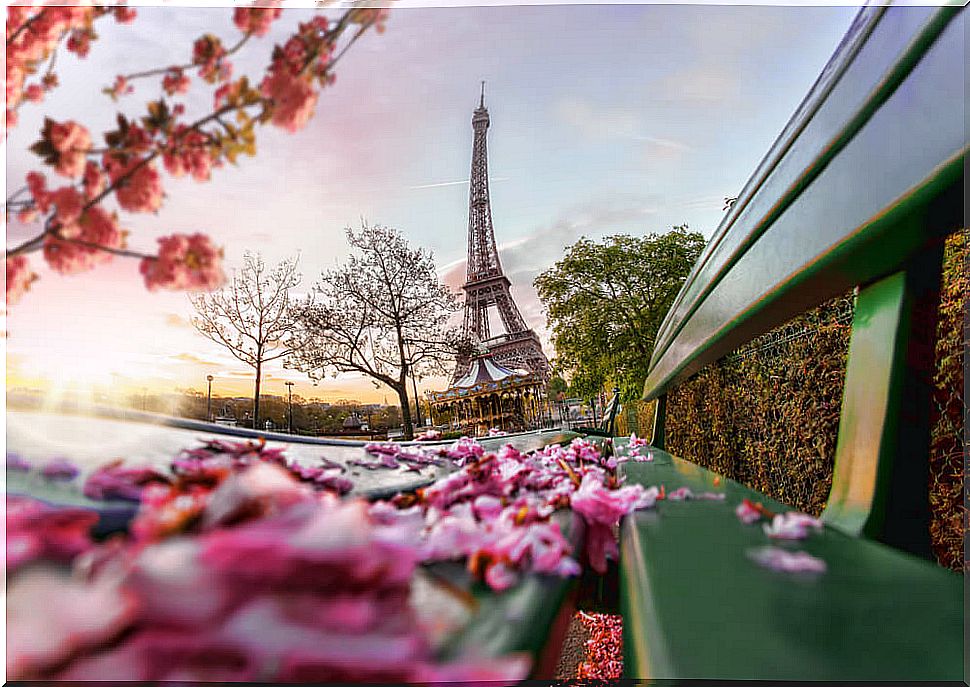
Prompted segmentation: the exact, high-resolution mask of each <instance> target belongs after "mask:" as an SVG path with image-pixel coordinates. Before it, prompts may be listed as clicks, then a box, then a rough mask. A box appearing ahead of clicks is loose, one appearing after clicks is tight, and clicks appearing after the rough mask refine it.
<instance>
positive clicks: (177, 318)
mask: <svg viewBox="0 0 970 687" xmlns="http://www.w3.org/2000/svg"><path fill="white" fill-rule="evenodd" d="M165 324H167V325H168V326H169V327H184V328H187V329H194V327H193V326H192V322H191V321H189V320H188V319H187V318H185V317H182V316H181V315H178V314H176V313H173V312H170V313H165Z"/></svg>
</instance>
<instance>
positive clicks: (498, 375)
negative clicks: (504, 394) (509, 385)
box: [451, 357, 529, 389]
mask: <svg viewBox="0 0 970 687" xmlns="http://www.w3.org/2000/svg"><path fill="white" fill-rule="evenodd" d="M528 374H529V373H528V372H526V371H525V370H511V369H509V368H507V367H505V366H504V365H501V364H499V363H497V362H495V361H494V360H492V359H491V358H490V357H481V358H475V359H474V360H472V363H471V366H470V367H469V368H468V373H467V374H466V375H465V376H464V377H462V378H461V379H459V380H458V381H457V382H455V383H454V384H452V385H451V388H453V389H470V388H471V387H473V386H476V385H478V384H482V383H485V382H500V381H502V380H503V379H508V378H509V377H526V376H528Z"/></svg>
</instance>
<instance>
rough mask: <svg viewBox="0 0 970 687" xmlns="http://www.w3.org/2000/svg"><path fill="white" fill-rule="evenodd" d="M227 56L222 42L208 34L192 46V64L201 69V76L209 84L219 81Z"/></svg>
mask: <svg viewBox="0 0 970 687" xmlns="http://www.w3.org/2000/svg"><path fill="white" fill-rule="evenodd" d="M225 56H226V49H225V48H224V47H223V45H222V41H220V40H219V39H218V38H217V37H216V36H213V35H212V34H206V35H204V36H202V37H201V38H199V39H198V40H196V41H195V43H193V44H192V64H194V65H197V66H198V67H199V76H201V77H202V78H203V79H205V80H206V81H207V82H208V83H213V82H214V81H216V80H217V79H219V77H220V68H221V66H222V62H223V61H224V59H225Z"/></svg>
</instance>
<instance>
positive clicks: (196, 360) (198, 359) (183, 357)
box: [171, 353, 221, 367]
mask: <svg viewBox="0 0 970 687" xmlns="http://www.w3.org/2000/svg"><path fill="white" fill-rule="evenodd" d="M171 359H172V360H178V361H180V362H183V363H193V364H195V365H205V366H207V367H218V366H219V365H221V363H217V362H215V361H213V360H209V359H207V358H203V357H202V356H198V355H196V354H194V353H179V354H177V355H173V356H171Z"/></svg>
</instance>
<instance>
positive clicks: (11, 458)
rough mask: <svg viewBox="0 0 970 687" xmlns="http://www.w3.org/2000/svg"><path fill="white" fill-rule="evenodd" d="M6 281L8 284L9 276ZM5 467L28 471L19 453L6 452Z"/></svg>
mask: <svg viewBox="0 0 970 687" xmlns="http://www.w3.org/2000/svg"><path fill="white" fill-rule="evenodd" d="M7 283H8V284H9V278H8V282H7ZM8 288H9V287H8ZM7 469H8V470H14V471H16V472H29V471H30V463H29V462H28V461H27V459H26V458H24V457H23V456H22V455H20V454H19V453H7Z"/></svg>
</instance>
